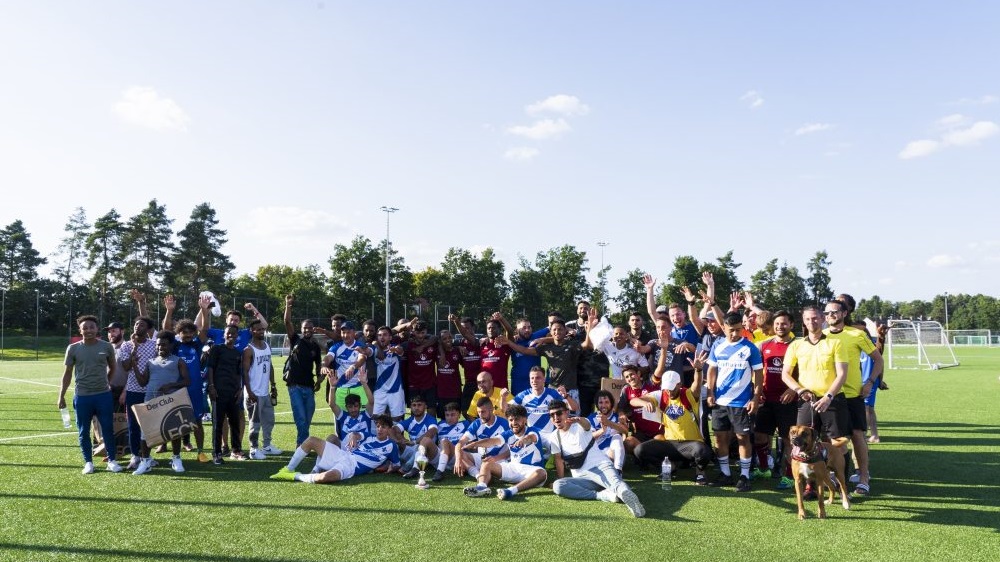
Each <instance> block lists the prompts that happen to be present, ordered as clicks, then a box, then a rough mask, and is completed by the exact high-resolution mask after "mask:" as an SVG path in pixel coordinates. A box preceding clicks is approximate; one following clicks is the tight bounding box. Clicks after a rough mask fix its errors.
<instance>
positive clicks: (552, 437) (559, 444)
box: [544, 423, 611, 476]
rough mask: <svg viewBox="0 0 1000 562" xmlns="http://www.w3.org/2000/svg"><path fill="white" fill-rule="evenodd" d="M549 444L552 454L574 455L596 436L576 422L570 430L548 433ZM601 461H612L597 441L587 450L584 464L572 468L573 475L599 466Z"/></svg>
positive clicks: (546, 437)
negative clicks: (599, 447)
mask: <svg viewBox="0 0 1000 562" xmlns="http://www.w3.org/2000/svg"><path fill="white" fill-rule="evenodd" d="M544 438H545V439H546V441H547V442H548V444H549V449H550V450H551V451H552V454H553V455H554V454H556V453H563V451H565V453H563V454H565V455H572V454H574V453H579V452H580V451H583V450H584V449H585V448H586V447H587V445H588V444H589V443H590V442H591V441H593V440H594V436H593V435H591V433H590V431H589V430H586V429H583V426H581V425H580V424H578V423H574V424H573V425H571V426H569V430H567V431H562V430H560V429H557V430H555V431H553V432H552V433H549V434H547V435H546V436H545V437H544ZM601 462H611V461H610V460H609V459H608V456H607V455H606V454H604V452H602V451H601V450H600V449H598V448H597V444H596V443H595V444H594V446H593V447H591V448H590V450H589V451H587V458H586V459H584V461H583V466H581V467H580V468H578V469H570V472H571V473H572V474H573V476H576V475H577V473H578V472H585V471H587V470H590V469H591V468H593V467H595V466H597V465H598V464H600V463H601Z"/></svg>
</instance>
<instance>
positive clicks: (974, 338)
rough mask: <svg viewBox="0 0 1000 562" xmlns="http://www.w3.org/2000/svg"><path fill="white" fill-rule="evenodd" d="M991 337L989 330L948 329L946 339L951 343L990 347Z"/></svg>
mask: <svg viewBox="0 0 1000 562" xmlns="http://www.w3.org/2000/svg"><path fill="white" fill-rule="evenodd" d="M992 339H993V338H992V335H991V334H990V331H989V330H948V341H949V342H950V343H951V345H978V346H982V347H990V346H991V345H992Z"/></svg>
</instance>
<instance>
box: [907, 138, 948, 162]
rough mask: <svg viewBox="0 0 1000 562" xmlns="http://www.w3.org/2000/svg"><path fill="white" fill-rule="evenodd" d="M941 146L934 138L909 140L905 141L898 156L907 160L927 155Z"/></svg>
mask: <svg viewBox="0 0 1000 562" xmlns="http://www.w3.org/2000/svg"><path fill="white" fill-rule="evenodd" d="M940 148H941V143H940V142H938V141H936V140H930V139H923V140H918V141H911V142H908V143H906V146H905V147H903V150H902V151H900V153H899V157H900V158H902V159H903V160H909V159H911V158H920V157H921V156H927V155H928V154H932V153H934V152H937V151H938V150H940Z"/></svg>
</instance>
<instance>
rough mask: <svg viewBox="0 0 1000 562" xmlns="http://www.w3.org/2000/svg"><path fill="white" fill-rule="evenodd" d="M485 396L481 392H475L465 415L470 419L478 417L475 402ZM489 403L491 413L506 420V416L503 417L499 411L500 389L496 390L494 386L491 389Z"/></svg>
mask: <svg viewBox="0 0 1000 562" xmlns="http://www.w3.org/2000/svg"><path fill="white" fill-rule="evenodd" d="M485 396H486V395H485V394H483V391H482V390H477V391H476V393H475V394H474V395H473V396H472V402H471V403H469V409H468V411H466V412H465V413H466V414H468V415H469V417H470V418H475V417H477V416H478V415H479V412H478V410H477V409H476V402H479V399H480V398H483V397H485ZM490 402H493V413H494V414H496V415H497V416H499V417H501V418H506V417H507V416H505V415H503V412H502V411H501V410H500V389H499V388H497V387H495V386H494V387H493V393H492V394H490Z"/></svg>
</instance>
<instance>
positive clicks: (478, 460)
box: [466, 452, 483, 478]
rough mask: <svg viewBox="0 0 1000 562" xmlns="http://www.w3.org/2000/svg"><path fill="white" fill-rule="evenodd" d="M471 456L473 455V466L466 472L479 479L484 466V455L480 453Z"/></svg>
mask: <svg viewBox="0 0 1000 562" xmlns="http://www.w3.org/2000/svg"><path fill="white" fill-rule="evenodd" d="M469 454H470V455H472V466H470V467H469V470H467V471H466V472H468V473H469V476H471V477H473V478H479V469H480V467H482V466H483V455H482V454H480V453H479V452H475V453H469Z"/></svg>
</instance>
